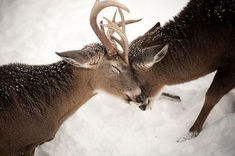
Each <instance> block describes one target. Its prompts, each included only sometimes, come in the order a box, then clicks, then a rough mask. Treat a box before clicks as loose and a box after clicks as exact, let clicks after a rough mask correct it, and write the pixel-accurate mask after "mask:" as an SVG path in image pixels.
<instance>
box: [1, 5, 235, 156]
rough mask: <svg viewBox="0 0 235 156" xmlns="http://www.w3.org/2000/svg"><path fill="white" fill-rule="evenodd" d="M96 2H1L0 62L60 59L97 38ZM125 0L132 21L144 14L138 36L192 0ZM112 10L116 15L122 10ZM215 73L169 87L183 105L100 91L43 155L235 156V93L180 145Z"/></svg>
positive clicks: (132, 32)
mask: <svg viewBox="0 0 235 156" xmlns="http://www.w3.org/2000/svg"><path fill="white" fill-rule="evenodd" d="M94 1H95V0H40V1H39V0H0V64H7V63H12V62H21V63H28V64H45V63H52V62H55V61H58V60H59V58H58V57H57V56H56V55H55V54H54V52H55V51H65V50H71V49H80V48H82V47H83V46H84V45H86V44H88V43H92V42H97V41H98V39H97V37H96V36H95V35H94V33H93V31H92V30H91V28H90V26H89V12H90V10H91V7H92V6H93V3H94ZM121 2H122V3H124V4H126V5H127V6H129V8H130V10H131V15H128V17H129V18H143V20H142V21H141V22H140V23H138V24H135V25H132V26H129V27H128V29H127V31H128V33H127V35H128V37H129V39H130V41H131V40H133V39H134V38H136V37H137V36H139V35H141V34H143V33H144V32H145V31H147V30H148V29H149V28H151V26H153V25H154V24H155V23H156V22H157V21H160V22H161V23H162V24H163V23H164V22H166V21H167V20H169V19H172V17H173V16H174V15H176V14H177V12H179V11H180V10H181V9H182V8H183V6H185V5H186V3H187V2H188V0H145V1H137V0H126V1H124V0H122V1H121ZM107 11H108V13H106V14H107V16H109V17H110V16H111V15H110V14H111V13H113V12H114V11H113V10H112V9H107ZM213 75H214V73H212V74H210V75H208V76H206V77H203V78H201V79H198V80H196V81H193V82H189V83H185V84H181V85H176V86H169V87H166V88H164V89H163V91H166V92H170V93H172V94H177V95H179V96H180V97H181V99H182V102H173V101H169V100H165V99H163V98H161V97H160V98H158V99H156V100H155V104H154V107H153V109H152V110H151V111H146V112H142V111H141V110H139V109H138V108H137V107H136V106H132V105H131V106H130V105H127V104H125V103H124V102H122V101H120V100H119V99H116V98H114V97H111V96H109V95H107V94H99V95H97V96H95V97H94V98H92V99H91V100H90V101H88V102H87V103H86V104H85V105H83V106H82V108H80V109H79V110H78V111H77V112H76V113H75V114H74V115H73V116H72V117H70V118H69V119H68V120H67V121H66V122H65V123H64V124H63V125H62V127H61V128H60V130H59V131H58V133H57V135H56V137H55V139H54V140H52V141H50V142H48V143H45V144H43V145H41V146H40V147H38V148H37V150H36V156H78V155H79V156H156V155H159V156H212V155H213V156H234V155H235V113H234V112H235V92H234V91H233V92H230V93H229V94H228V95H226V96H225V97H224V98H223V99H222V100H221V101H220V102H219V103H218V104H217V105H216V107H215V108H214V109H213V111H212V112H211V114H210V116H209V118H208V120H207V121H206V123H205V125H204V130H203V131H202V132H201V134H200V135H199V136H198V137H197V138H195V139H192V140H189V141H186V142H183V143H177V142H176V140H178V139H179V138H180V137H181V136H183V135H184V134H185V133H186V132H187V130H188V129H189V128H190V126H191V125H192V123H193V122H194V120H195V119H196V117H197V115H198V113H199V111H200V109H201V107H202V105H203V101H204V94H205V92H206V90H207V88H208V86H209V85H210V83H211V81H212V78H213Z"/></svg>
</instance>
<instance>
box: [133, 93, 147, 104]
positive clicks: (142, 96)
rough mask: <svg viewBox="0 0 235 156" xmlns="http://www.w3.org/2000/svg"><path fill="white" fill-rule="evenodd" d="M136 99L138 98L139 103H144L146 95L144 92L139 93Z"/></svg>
mask: <svg viewBox="0 0 235 156" xmlns="http://www.w3.org/2000/svg"><path fill="white" fill-rule="evenodd" d="M135 100H136V102H137V103H144V101H145V96H144V94H141V95H138V96H137V97H136V98H135Z"/></svg>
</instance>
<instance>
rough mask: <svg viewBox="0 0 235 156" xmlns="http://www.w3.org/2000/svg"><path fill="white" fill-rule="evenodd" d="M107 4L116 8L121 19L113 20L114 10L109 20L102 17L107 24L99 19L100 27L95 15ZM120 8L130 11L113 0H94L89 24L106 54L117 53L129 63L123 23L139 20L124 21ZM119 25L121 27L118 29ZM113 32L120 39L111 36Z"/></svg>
mask: <svg viewBox="0 0 235 156" xmlns="http://www.w3.org/2000/svg"><path fill="white" fill-rule="evenodd" d="M109 6H114V7H117V8H118V12H119V14H120V17H121V20H122V21H121V22H117V23H116V22H115V17H116V12H115V14H114V17H113V20H112V21H110V20H108V19H107V18H105V17H104V19H105V20H106V21H107V22H108V24H103V22H102V21H101V22H100V28H99V26H98V25H97V23H96V20H97V16H98V14H99V12H100V11H101V10H102V9H104V8H106V7H109ZM121 9H123V10H125V11H127V12H130V11H129V9H128V8H127V7H126V6H124V5H123V4H121V3H119V2H117V1H115V0H112V1H99V0H96V2H95V4H94V6H93V8H92V10H91V14H90V24H91V27H92V28H93V30H94V32H95V33H96V35H97V36H98V38H99V39H100V41H101V42H102V43H103V44H104V46H105V48H106V50H107V53H108V55H109V56H113V55H116V54H119V55H120V56H121V58H122V59H123V61H125V62H126V63H127V64H129V61H128V39H127V37H126V35H125V25H126V24H131V23H135V22H138V21H140V20H128V21H125V19H124V15H123V12H122V10H121ZM104 27H107V28H108V32H107V35H106V33H105V30H104ZM120 27H121V28H122V29H120ZM115 32H116V33H117V34H118V35H119V36H120V37H121V40H119V39H117V38H116V37H114V36H113V34H114V33H115ZM115 42H117V43H118V44H120V45H121V47H122V49H123V52H121V51H120V50H119V49H118V48H117V45H116V43H115Z"/></svg>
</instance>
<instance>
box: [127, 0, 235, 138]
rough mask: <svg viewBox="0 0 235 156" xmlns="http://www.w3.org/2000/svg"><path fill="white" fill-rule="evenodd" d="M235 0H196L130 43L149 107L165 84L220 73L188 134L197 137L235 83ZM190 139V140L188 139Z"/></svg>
mask: <svg viewBox="0 0 235 156" xmlns="http://www.w3.org/2000/svg"><path fill="white" fill-rule="evenodd" d="M234 45H235V1H234V0H227V1H223V0H190V1H189V2H188V4H187V6H186V7H185V8H184V9H183V10H182V11H181V12H180V13H179V14H178V15H177V16H175V17H174V19H173V20H170V21H168V22H167V23H166V24H165V25H163V26H161V25H160V23H159V22H158V23H156V24H155V25H154V26H153V27H152V28H151V29H150V30H149V31H147V32H146V33H145V34H144V35H142V36H139V37H138V38H136V39H135V40H133V41H132V42H131V44H130V47H129V62H130V66H131V69H132V71H133V73H134V76H135V77H136V79H137V81H138V82H139V85H140V88H141V90H142V94H143V96H144V97H145V101H144V103H143V105H141V106H139V107H140V109H142V110H146V108H148V107H149V106H150V105H151V101H152V100H153V99H154V97H156V95H158V93H159V92H160V90H161V89H162V88H163V87H164V86H165V85H175V84H180V83H184V82H188V81H192V80H195V79H198V78H200V77H202V76H205V75H207V74H209V73H212V72H216V73H215V76H214V78H213V81H212V83H211V85H210V87H209V89H208V90H207V92H206V95H205V101H204V105H203V107H202V109H201V112H200V113H199V115H198V117H197V119H196V121H195V122H194V124H193V125H192V127H191V128H190V129H189V133H187V134H186V135H185V137H183V138H184V139H185V140H186V139H190V138H193V137H196V136H198V135H199V133H200V132H201V131H202V129H203V124H204V122H205V120H206V118H207V116H208V115H209V113H210V111H211V110H212V109H213V107H214V106H215V105H216V104H217V103H218V102H219V101H220V99H221V98H222V97H223V96H224V95H225V94H227V93H228V92H229V91H230V90H232V89H233V88H234V86H235V46H234ZM182 141H184V140H182Z"/></svg>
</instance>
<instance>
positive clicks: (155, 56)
mask: <svg viewBox="0 0 235 156" xmlns="http://www.w3.org/2000/svg"><path fill="white" fill-rule="evenodd" d="M168 47H169V46H168V44H167V45H165V46H160V45H156V46H152V47H147V48H145V49H143V50H142V54H143V55H144V56H143V58H144V59H143V60H142V63H143V65H144V66H145V67H146V68H150V67H152V66H153V65H154V64H155V63H157V62H159V61H161V60H162V59H163V58H164V57H165V55H166V54H167V52H168Z"/></svg>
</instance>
